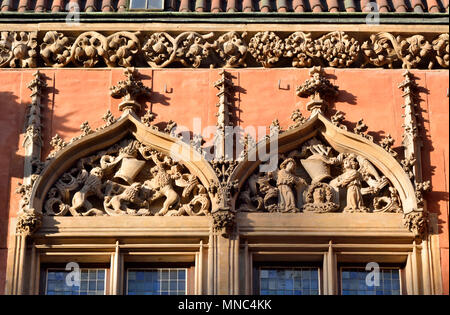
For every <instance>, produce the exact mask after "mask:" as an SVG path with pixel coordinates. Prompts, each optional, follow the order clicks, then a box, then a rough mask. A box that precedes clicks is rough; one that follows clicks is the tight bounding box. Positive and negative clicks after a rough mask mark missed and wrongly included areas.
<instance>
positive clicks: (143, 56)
mask: <svg viewBox="0 0 450 315" xmlns="http://www.w3.org/2000/svg"><path fill="white" fill-rule="evenodd" d="M38 35H39V36H38ZM45 66H46V67H54V68H60V67H85V68H91V67H105V66H106V67H130V66H138V67H146V66H149V67H152V68H164V67H191V68H198V67H224V68H234V67H260V66H263V67H278V66H281V67H286V66H292V67H311V66H328V67H336V68H348V67H353V68H358V67H361V68H363V67H387V68H405V69H433V68H448V67H449V35H448V33H441V34H439V33H436V34H429V35H426V36H424V35H421V34H416V35H410V34H408V35H404V34H392V33H388V32H381V33H374V34H367V33H352V34H349V33H345V32H342V31H334V32H330V33H326V34H323V33H304V32H294V33H286V32H277V33H275V32H271V31H264V32H253V33H251V34H250V33H247V32H235V31H230V32H211V33H207V34H200V33H197V32H182V33H170V34H169V33H167V32H128V31H121V32H116V33H113V34H108V35H104V34H102V33H100V32H95V31H88V32H83V33H78V34H74V33H70V34H69V33H67V32H60V31H47V32H45V33H42V34H41V33H40V32H39V33H37V32H18V31H2V32H1V39H0V67H11V68H33V67H45Z"/></svg>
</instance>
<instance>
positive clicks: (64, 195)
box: [44, 138, 211, 216]
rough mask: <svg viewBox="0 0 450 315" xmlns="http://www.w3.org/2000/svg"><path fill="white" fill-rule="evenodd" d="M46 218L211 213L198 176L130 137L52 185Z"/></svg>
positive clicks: (86, 160)
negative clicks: (49, 216)
mask: <svg viewBox="0 0 450 315" xmlns="http://www.w3.org/2000/svg"><path fill="white" fill-rule="evenodd" d="M44 209H45V214H46V215H56V216H65V215H71V216H99V215H100V216H101V215H109V216H121V215H132V216H152V215H155V216H165V215H170V216H180V215H190V216H196V215H209V214H210V211H211V202H210V199H209V196H208V192H207V190H206V188H205V187H204V186H203V185H202V184H201V183H200V181H199V180H198V178H197V177H196V176H195V175H192V174H191V173H190V172H189V171H188V170H187V169H186V168H185V167H184V166H182V165H181V164H179V163H176V162H174V161H173V160H172V159H171V158H170V157H169V156H167V155H164V154H162V153H160V152H158V151H155V150H154V149H152V148H150V147H147V146H146V145H144V144H142V143H140V142H139V141H138V140H135V139H133V138H128V139H124V140H122V141H120V142H119V143H117V144H115V145H113V146H111V147H109V148H107V149H105V150H102V151H99V152H97V153H95V154H93V155H90V156H87V157H84V158H81V159H79V160H78V161H77V162H76V164H75V165H73V167H72V168H71V169H70V170H68V171H66V172H65V173H64V174H63V175H62V176H61V177H60V178H59V179H58V180H57V181H56V182H55V184H54V185H53V186H52V188H51V189H50V190H49V192H48V194H47V198H46V200H45V206H44Z"/></svg>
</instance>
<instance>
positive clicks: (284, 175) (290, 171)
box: [277, 158, 306, 212]
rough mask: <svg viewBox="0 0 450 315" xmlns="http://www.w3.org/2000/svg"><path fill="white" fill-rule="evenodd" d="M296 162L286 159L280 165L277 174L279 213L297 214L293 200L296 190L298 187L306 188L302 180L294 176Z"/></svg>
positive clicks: (297, 210)
mask: <svg viewBox="0 0 450 315" xmlns="http://www.w3.org/2000/svg"><path fill="white" fill-rule="evenodd" d="M296 165H297V164H296V162H295V160H294V159H292V158H288V159H286V160H284V161H283V163H281V165H280V170H279V171H278V174H277V186H278V191H279V199H278V209H279V210H280V211H281V212H299V211H300V210H299V209H298V208H297V203H296V200H295V196H296V193H295V192H294V189H295V191H297V189H298V188H299V187H300V186H303V185H304V186H306V182H305V180H304V179H303V178H300V177H298V176H296V175H295V168H296Z"/></svg>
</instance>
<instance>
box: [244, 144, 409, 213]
mask: <svg viewBox="0 0 450 315" xmlns="http://www.w3.org/2000/svg"><path fill="white" fill-rule="evenodd" d="M236 208H237V209H239V211H245V212H301V211H303V212H316V213H329V212H349V213H354V212H401V211H402V209H401V201H400V198H399V196H398V193H397V191H396V189H395V188H394V187H393V186H392V184H391V183H390V181H389V180H388V179H387V178H386V177H385V176H383V175H382V174H380V171H379V170H378V169H377V168H376V167H375V166H374V165H373V164H372V163H371V162H370V161H369V160H368V159H366V158H364V157H362V156H360V155H357V154H353V153H339V152H336V151H335V150H333V149H332V148H331V147H330V146H328V145H327V144H326V142H325V141H324V140H321V139H319V138H312V139H311V140H309V141H307V142H306V143H304V144H303V145H302V146H301V147H299V148H298V149H294V150H293V151H290V152H287V153H284V154H283V155H282V157H281V158H280V161H279V167H278V169H277V170H276V171H275V172H269V173H259V172H255V173H254V174H252V175H251V176H250V177H249V178H248V179H247V181H246V183H245V185H244V186H243V188H242V190H241V192H240V193H239V195H238V199H237V207H236Z"/></svg>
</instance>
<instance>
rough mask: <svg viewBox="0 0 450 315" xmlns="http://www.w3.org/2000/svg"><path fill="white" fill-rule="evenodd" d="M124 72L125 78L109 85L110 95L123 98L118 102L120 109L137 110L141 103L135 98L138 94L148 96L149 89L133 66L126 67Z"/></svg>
mask: <svg viewBox="0 0 450 315" xmlns="http://www.w3.org/2000/svg"><path fill="white" fill-rule="evenodd" d="M124 74H125V76H126V77H127V79H126V80H122V81H119V82H118V83H117V85H116V86H112V87H110V95H111V96H112V97H114V98H123V100H122V103H120V104H119V110H120V111H125V110H133V111H135V112H137V111H139V110H140V109H141V104H139V102H138V101H137V99H138V98H139V97H140V96H150V93H151V89H150V88H148V87H146V86H144V84H143V83H142V81H141V80H140V79H139V78H138V72H137V70H135V69H134V68H126V69H125V70H124Z"/></svg>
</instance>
